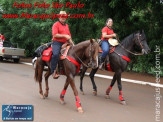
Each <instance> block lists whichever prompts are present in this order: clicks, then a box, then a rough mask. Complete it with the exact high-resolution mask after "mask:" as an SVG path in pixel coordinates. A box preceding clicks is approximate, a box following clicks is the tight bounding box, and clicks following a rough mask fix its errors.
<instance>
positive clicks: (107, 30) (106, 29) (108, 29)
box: [99, 18, 116, 69]
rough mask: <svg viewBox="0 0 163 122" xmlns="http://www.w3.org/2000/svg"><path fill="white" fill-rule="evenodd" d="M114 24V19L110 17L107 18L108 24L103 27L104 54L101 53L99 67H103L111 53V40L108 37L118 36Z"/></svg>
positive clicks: (102, 44) (102, 45)
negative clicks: (113, 27)
mask: <svg viewBox="0 0 163 122" xmlns="http://www.w3.org/2000/svg"><path fill="white" fill-rule="evenodd" d="M112 25H113V20H112V19H111V18H108V19H107V20H106V26H105V27H104V28H103V29H102V36H101V40H102V43H101V48H102V51H103V52H102V54H101V59H100V66H99V69H102V67H103V64H104V60H105V58H106V56H107V54H108V53H109V42H108V39H110V38H113V37H116V34H115V33H114V31H113V29H112Z"/></svg>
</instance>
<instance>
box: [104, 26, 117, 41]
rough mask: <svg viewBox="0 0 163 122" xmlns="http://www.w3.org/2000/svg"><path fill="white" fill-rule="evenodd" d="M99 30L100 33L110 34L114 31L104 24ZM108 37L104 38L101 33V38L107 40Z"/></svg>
mask: <svg viewBox="0 0 163 122" xmlns="http://www.w3.org/2000/svg"><path fill="white" fill-rule="evenodd" d="M101 32H102V33H106V34H107V35H110V34H113V33H114V31H113V29H110V28H108V27H107V26H105V27H104V28H103V29H102V31H101ZM110 38H111V37H110ZM110 38H104V37H103V36H102V35H101V40H108V39H110Z"/></svg>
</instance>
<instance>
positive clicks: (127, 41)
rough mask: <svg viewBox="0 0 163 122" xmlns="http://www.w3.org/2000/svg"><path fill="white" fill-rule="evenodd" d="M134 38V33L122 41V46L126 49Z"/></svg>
mask: <svg viewBox="0 0 163 122" xmlns="http://www.w3.org/2000/svg"><path fill="white" fill-rule="evenodd" d="M133 37H134V33H132V34H130V35H129V36H127V37H125V38H124V39H123V40H122V42H121V45H123V46H124V47H126V46H127V45H129V44H130V43H131V41H132V38H133Z"/></svg>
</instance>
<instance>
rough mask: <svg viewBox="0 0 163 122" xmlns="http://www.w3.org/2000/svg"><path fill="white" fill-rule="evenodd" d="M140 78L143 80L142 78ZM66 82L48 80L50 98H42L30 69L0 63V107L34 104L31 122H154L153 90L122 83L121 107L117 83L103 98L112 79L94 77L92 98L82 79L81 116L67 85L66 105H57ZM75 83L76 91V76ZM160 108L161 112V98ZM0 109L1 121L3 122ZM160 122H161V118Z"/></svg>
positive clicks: (61, 78) (89, 88)
mask: <svg viewBox="0 0 163 122" xmlns="http://www.w3.org/2000/svg"><path fill="white" fill-rule="evenodd" d="M130 77H131V76H130ZM141 77H142V79H143V78H144V77H143V75H141ZM65 79H66V77H65V76H61V77H60V78H59V79H57V80H53V79H52V77H50V78H49V86H50V91H49V97H48V98H47V99H41V98H40V96H39V91H38V87H39V86H38V83H36V82H35V81H34V70H33V68H32V66H28V65H24V64H15V63H12V62H7V61H3V62H0V106H2V105H6V104H7V105H33V106H34V122H155V112H156V110H155V105H156V104H155V102H156V101H155V94H156V92H155V87H152V86H143V85H138V84H132V83H126V82H123V83H122V85H123V94H124V98H125V99H126V103H127V105H121V104H120V102H119V98H118V88H117V84H116V85H115V86H114V87H113V89H112V91H111V93H110V97H111V99H105V90H106V88H107V87H108V86H109V84H110V82H111V80H108V79H103V78H95V80H96V84H97V87H98V95H97V96H93V94H92V85H91V82H90V79H89V77H88V76H85V78H84V84H83V87H84V92H85V95H81V94H79V97H80V100H81V103H82V107H83V110H84V113H83V114H80V113H78V112H77V110H76V106H75V97H74V94H73V92H72V89H71V87H70V86H69V88H68V90H67V93H66V95H65V102H66V104H65V105H61V104H60V99H59V95H60V92H61V91H62V89H63V86H64V83H65ZM75 83H76V86H77V88H78V91H79V76H76V78H75ZM43 86H45V82H44V79H43ZM43 88H44V87H43ZM44 91H45V89H44ZM162 94H163V89H162V88H161V95H162ZM160 106H161V108H160V109H161V112H162V111H163V101H162V99H161V101H160ZM1 110H2V109H1ZM1 110H0V121H2V119H1V118H2V111H1ZM160 120H162V121H163V115H162V116H161V118H160Z"/></svg>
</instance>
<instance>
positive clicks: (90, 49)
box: [74, 43, 92, 68]
mask: <svg viewBox="0 0 163 122" xmlns="http://www.w3.org/2000/svg"><path fill="white" fill-rule="evenodd" d="M91 51H92V44H91V43H90V48H89V57H90V63H89V64H88V65H87V64H85V63H84V62H83V61H82V60H81V58H79V56H78V55H77V54H76V53H75V52H74V53H75V56H76V57H77V58H78V59H79V61H80V62H81V63H82V65H83V66H85V67H87V68H89V67H90V64H91V63H92V53H91ZM83 55H84V53H83ZM82 57H83V56H82Z"/></svg>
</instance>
